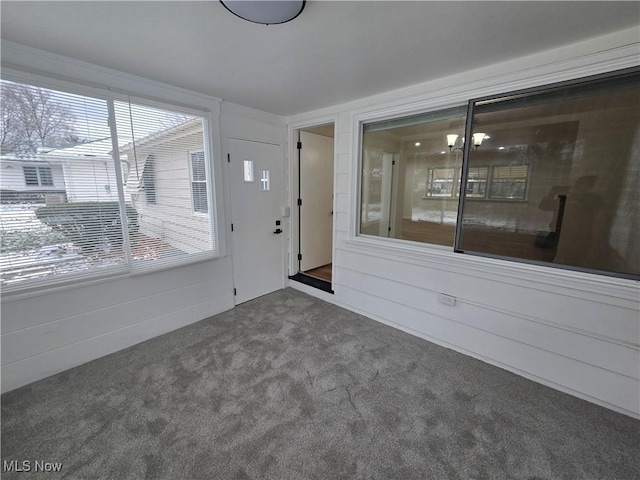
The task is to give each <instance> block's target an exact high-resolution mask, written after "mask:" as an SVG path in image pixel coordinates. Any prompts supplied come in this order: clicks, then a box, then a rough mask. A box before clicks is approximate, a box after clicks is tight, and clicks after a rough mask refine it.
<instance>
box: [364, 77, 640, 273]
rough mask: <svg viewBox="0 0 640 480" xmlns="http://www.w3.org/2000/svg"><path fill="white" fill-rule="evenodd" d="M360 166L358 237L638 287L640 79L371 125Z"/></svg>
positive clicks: (544, 90) (509, 97) (593, 81)
mask: <svg viewBox="0 0 640 480" xmlns="http://www.w3.org/2000/svg"><path fill="white" fill-rule="evenodd" d="M465 138H469V139H471V142H470V143H471V145H466V146H465ZM465 147H466V148H465ZM463 153H466V154H467V158H465V159H464V162H463ZM361 154H362V160H361V167H362V168H361V178H360V222H359V231H358V233H359V235H368V236H376V237H388V238H395V239H400V240H409V241H414V242H423V243H428V244H437V245H444V246H451V247H454V250H455V251H457V252H460V253H472V254H478V255H485V256H491V257H498V258H505V259H511V260H515V261H524V262H532V263H539V264H546V265H554V266H559V267H562V268H571V269H577V270H583V271H589V272H596V273H604V274H609V275H617V276H624V277H631V278H638V276H639V275H640V233H639V232H640V214H639V213H638V212H640V73H639V72H638V69H630V70H626V71H622V72H617V73H613V74H610V75H606V76H598V77H592V78H586V79H582V80H578V81H574V82H568V83H564V84H562V85H551V86H548V87H541V88H537V89H532V90H529V91H524V92H515V93H510V94H506V95H500V96H495V97H491V98H484V99H479V100H474V101H471V102H470V103H469V107H468V108H467V107H459V108H453V109H448V110H440V111H434V112H428V113H424V114H421V115H412V116H407V117H401V118H393V119H386V120H382V121H372V122H365V123H364V124H363V125H362V146H361Z"/></svg>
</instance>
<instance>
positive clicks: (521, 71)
mask: <svg viewBox="0 0 640 480" xmlns="http://www.w3.org/2000/svg"><path fill="white" fill-rule="evenodd" d="M638 45H639V42H638V29H629V30H625V31H621V32H618V33H615V34H612V35H608V36H605V37H600V38H596V39H591V40H589V41H586V42H581V43H578V44H573V45H569V46H565V47H559V48H557V49H554V50H553V51H548V52H543V53H539V54H535V55H531V56H529V57H525V58H520V59H517V60H512V61H509V62H504V63H501V64H498V65H493V66H489V67H485V68H482V69H479V70H475V71H471V72H467V73H466V74H464V75H458V76H452V77H448V78H443V79H441V80H437V81H433V82H429V83H426V84H422V85H416V86H413V87H409V88H406V89H402V90H398V91H393V92H388V93H385V94H382V95H378V96H375V97H369V98H365V99H362V100H358V101H355V102H351V103H348V104H344V105H338V106H335V107H331V108H326V109H323V110H320V111H315V112H309V113H307V114H304V115H299V116H295V117H292V118H289V119H288V123H289V130H290V132H292V129H293V128H294V127H295V126H296V125H299V124H302V123H304V124H312V123H313V122H314V119H317V123H321V121H322V119H324V118H326V117H327V116H336V117H337V122H336V143H337V148H336V159H335V173H336V174H335V193H336V195H335V204H334V207H335V208H334V210H335V212H336V215H335V221H334V227H335V238H334V257H333V258H334V264H333V268H334V270H333V289H334V291H335V295H334V296H333V301H334V302H335V303H337V304H340V305H342V306H344V307H346V308H349V309H352V310H354V311H356V312H360V313H362V314H364V315H367V316H369V317H371V318H374V319H377V320H379V321H381V322H384V323H387V324H390V325H393V326H395V327H397V328H400V329H402V330H405V331H407V332H410V333H412V334H415V335H418V336H421V337H423V338H425V339H428V340H430V341H433V342H435V343H438V344H440V345H444V346H446V347H449V348H452V349H455V350H457V351H460V352H462V353H465V354H468V355H471V356H473V357H476V358H479V359H482V360H484V361H487V362H489V363H491V364H494V365H497V366H500V367H502V368H505V369H507V370H510V371H512V372H515V373H518V374H520V375H523V376H525V377H527V378H531V379H533V380H536V381H538V382H541V383H544V384H546V385H549V386H552V387H554V388H557V389H559V390H561V391H564V392H568V393H570V394H573V395H576V396H578V397H581V398H584V399H587V400H589V401H592V402H595V403H598V404H600V405H604V406H606V407H609V408H611V409H614V410H617V411H620V412H623V413H626V414H628V415H631V416H634V417H640V381H639V377H640V347H639V345H640V321H639V319H640V309H639V298H640V295H639V293H640V288H639V283H638V282H637V281H632V280H625V279H617V278H613V277H607V276H600V275H593V274H586V273H580V272H571V271H567V270H560V269H554V268H548V267H540V266H533V265H526V264H519V263H515V262H507V261H499V260H492V259H486V258H481V257H474V256H469V255H461V254H455V253H453V251H452V249H450V248H445V247H429V246H419V245H416V244H410V243H405V242H401V241H395V240H385V239H375V238H365V237H358V236H356V235H355V232H356V224H357V221H358V176H359V170H358V169H359V167H358V158H357V157H358V148H359V146H358V142H359V140H358V136H359V133H358V132H359V126H358V125H359V122H361V121H367V120H372V119H383V118H390V117H394V116H402V115H407V114H411V113H417V112H420V111H428V110H436V109H439V108H446V107H449V106H455V105H459V104H464V103H466V101H468V100H469V99H470V98H475V97H480V96H484V95H490V94H494V93H500V92H508V91H512V90H516V89H520V88H526V87H531V86H536V85H544V84H547V83H551V82H556V81H562V80H568V79H571V78H578V77H582V76H587V75H590V74H596V73H603V72H607V71H612V70H617V69H621V68H625V67H629V66H634V65H638V63H639V60H640V59H639V57H638ZM290 141H293V139H291V140H290ZM294 155H295V150H294V148H293V145H291V146H290V148H289V156H290V158H294ZM290 163H291V162H290ZM290 171H292V170H290ZM289 185H290V188H293V187H294V183H293V182H290V184H289ZM293 261H294V259H293V256H290V262H293ZM291 285H292V286H294V287H297V288H301V289H302V290H305V291H307V292H309V293H312V294H313V290H312V289H308V288H304V287H298V285H297V284H296V282H291ZM440 293H446V294H449V295H453V296H455V297H456V298H457V302H456V304H455V306H454V307H449V306H446V305H443V304H441V303H439V302H438V295H439V294H440ZM320 295H322V298H325V299H326V298H331V297H330V296H327V295H324V293H322V294H320Z"/></svg>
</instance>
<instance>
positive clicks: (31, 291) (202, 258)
mask: <svg viewBox="0 0 640 480" xmlns="http://www.w3.org/2000/svg"><path fill="white" fill-rule="evenodd" d="M222 258H224V257H221V256H218V255H217V254H215V253H210V252H205V253H204V254H200V255H194V258H191V259H189V260H188V261H181V262H175V263H165V264H163V265H156V266H149V267H141V266H138V267H137V268H135V267H134V268H133V269H132V270H130V271H123V270H119V271H117V272H110V273H104V274H102V275H93V276H87V277H85V278H76V279H70V280H67V281H64V280H61V281H60V282H59V283H57V284H49V285H40V286H38V285H34V286H32V287H28V286H26V287H24V288H21V289H16V290H13V291H9V292H7V293H5V292H4V291H3V292H2V295H1V296H0V300H1V301H2V303H4V302H12V301H16V300H24V299H27V298H31V297H38V296H41V295H49V294H53V293H58V292H64V291H68V290H74V289H78V288H84V287H87V286H92V285H99V284H102V283H108V282H115V281H119V280H120V281H122V280H127V279H132V278H138V277H142V276H145V275H153V274H155V273H160V272H163V271H167V270H173V269H175V268H181V267H188V266H190V265H194V264H196V263H203V262H209V261H216V260H220V259H222Z"/></svg>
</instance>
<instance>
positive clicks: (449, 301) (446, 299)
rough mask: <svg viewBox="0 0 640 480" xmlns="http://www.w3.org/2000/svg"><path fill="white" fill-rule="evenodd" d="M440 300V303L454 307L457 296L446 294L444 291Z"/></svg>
mask: <svg viewBox="0 0 640 480" xmlns="http://www.w3.org/2000/svg"><path fill="white" fill-rule="evenodd" d="M438 300H440V303H444V304H445V305H449V306H450V307H453V306H454V305H455V304H456V297H452V296H451V295H445V294H444V293H441V294H440V297H439V298H438Z"/></svg>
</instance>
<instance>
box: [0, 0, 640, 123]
mask: <svg viewBox="0 0 640 480" xmlns="http://www.w3.org/2000/svg"><path fill="white" fill-rule="evenodd" d="M0 8H1V14H2V15H1V16H2V25H1V27H2V29H1V35H2V38H3V39H7V40H11V41H14V42H18V43H21V44H23V45H27V46H31V47H35V48H39V49H42V50H47V51H50V52H54V53H58V54H62V55H66V56H68V57H72V58H76V59H79V60H83V61H86V62H91V63H94V64H98V65H102V66H105V67H109V68H113V69H116V70H121V71H124V72H127V73H131V74H135V75H139V76H143V77H146V78H149V79H153V80H157V81H160V82H165V83H168V84H172V85H176V86H180V87H183V88H187V89H190V90H194V91H197V92H202V93H206V94H209V95H213V96H216V97H219V98H222V99H224V100H229V101H232V102H234V103H238V104H241V105H246V106H249V107H253V108H256V109H259V110H264V111H267V112H271V113H275V114H279V115H293V114H297V113H301V112H305V111H309V110H314V109H317V108H322V107H326V106H329V105H334V104H338V103H342V102H345V101H349V100H353V99H356V98H361V97H365V96H369V95H373V94H376V93H380V92H384V91H387V90H392V89H396V88H401V87H405V86H409V85H413V84H417V83H421V82H425V81H428V80H432V79H435V78H440V77H444V76H447V75H451V74H455V73H460V72H464V71H466V70H470V69H473V68H478V67H481V66H484V65H489V64H492V63H497V62H500V61H504V60H508V59H510V58H515V57H519V56H522V55H526V54H530V53H535V52H538V51H542V50H548V49H551V48H554V47H555V46H559V45H564V44H568V43H573V42H576V41H580V40H583V39H587V38H590V37H596V36H599V35H603V34H606V33H609V32H612V31H616V30H621V29H624V28H628V27H632V26H637V25H639V24H640V3H638V2H636V1H630V2H609V1H602V2H593V1H589V2H577V1H570V2H523V1H515V2H458V1H456V2H453V1H449V2H397V1H386V2H382V1H377V2H364V1H357V2H347V1H341V2H329V1H307V5H306V8H305V9H304V11H303V12H302V14H301V15H300V16H299V17H298V18H296V19H295V20H294V21H293V22H290V23H286V24H282V25H270V26H265V25H258V24H253V23H249V22H246V21H244V20H241V19H239V18H237V17H235V16H233V15H232V14H231V13H230V12H228V11H227V10H226V9H225V8H224V7H223V6H222V5H221V4H220V3H219V2H218V1H199V2H185V1H175V2H148V1H144V2H143V1H137V2H134V1H126V2H120V1H104V2H97V1H84V2H56V1H46V2H25V1H19V2H14V1H7V0H2V2H0ZM639 31H640V30H639Z"/></svg>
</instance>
